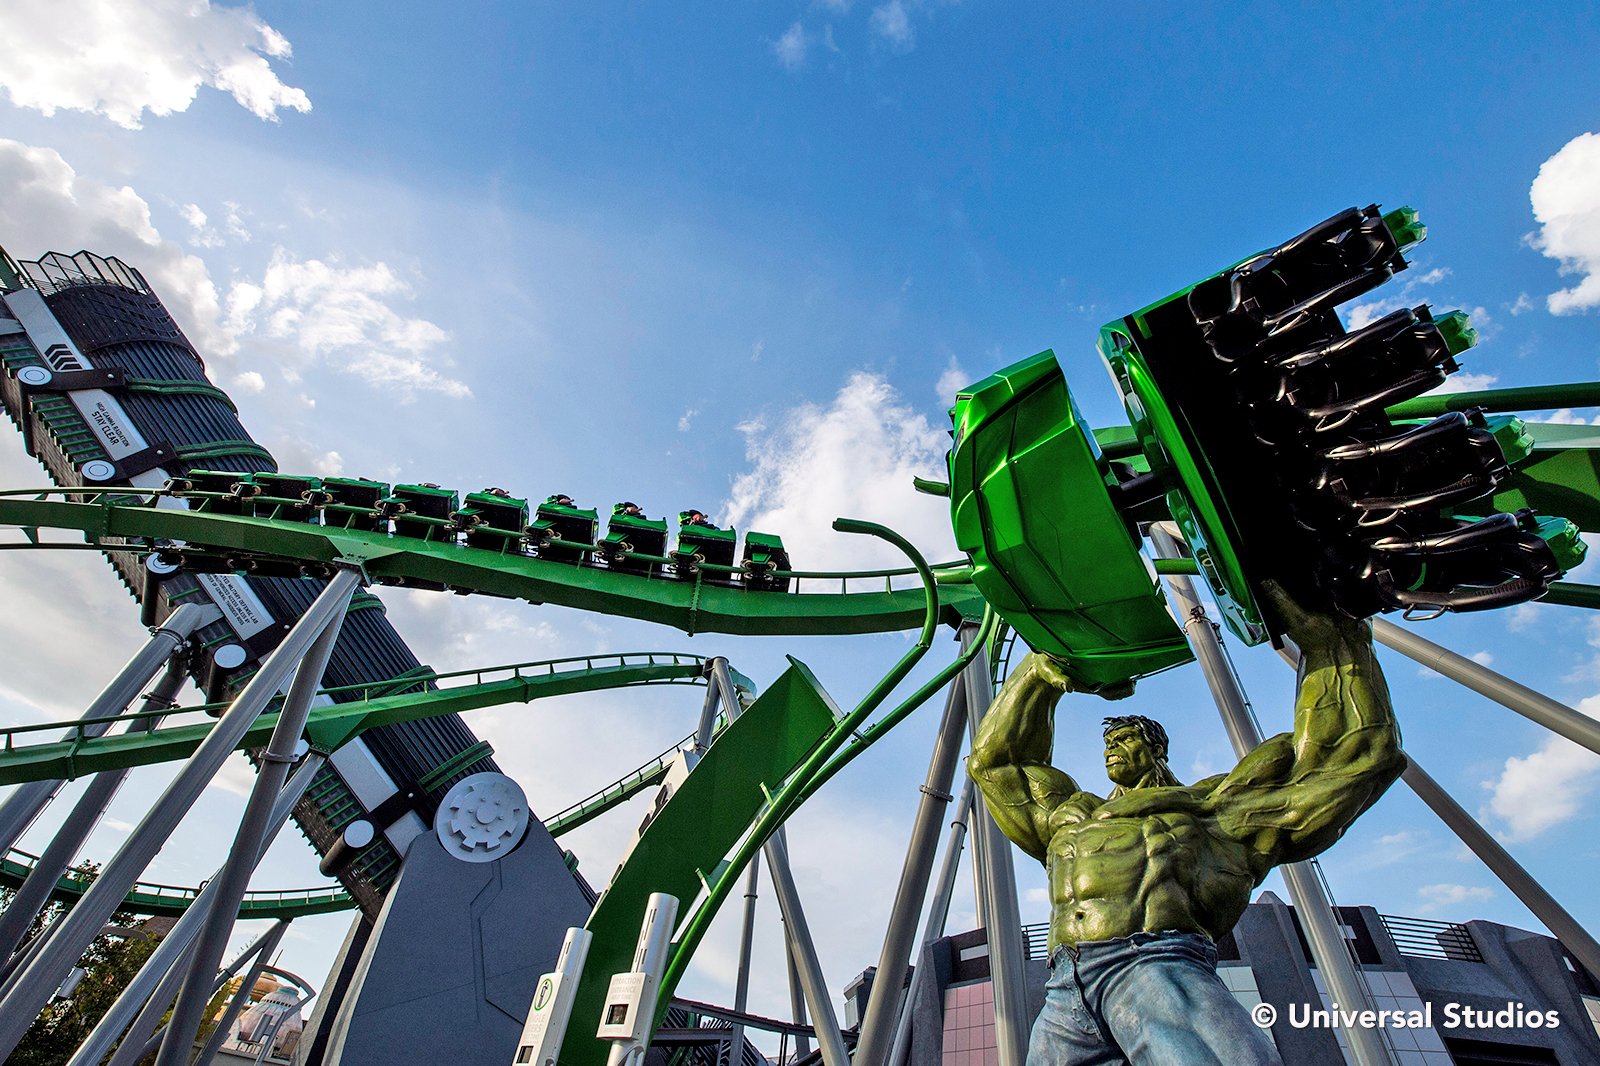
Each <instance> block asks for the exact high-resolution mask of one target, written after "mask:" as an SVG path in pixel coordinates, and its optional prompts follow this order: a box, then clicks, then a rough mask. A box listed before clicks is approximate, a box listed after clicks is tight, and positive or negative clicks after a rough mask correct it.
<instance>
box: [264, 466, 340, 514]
mask: <svg viewBox="0 0 1600 1066" xmlns="http://www.w3.org/2000/svg"><path fill="white" fill-rule="evenodd" d="M250 482H251V484H253V485H255V487H256V488H257V490H258V494H257V496H256V498H255V509H256V515H257V517H260V518H277V519H281V520H283V521H285V522H315V521H316V519H317V513H318V511H320V510H321V509H322V506H323V505H324V504H325V503H327V502H328V500H329V499H331V497H330V496H329V495H328V494H327V493H326V492H324V491H323V489H322V479H321V478H319V477H307V476H304V475H299V474H268V473H256V474H251V475H250Z"/></svg>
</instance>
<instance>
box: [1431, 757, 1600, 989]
mask: <svg viewBox="0 0 1600 1066" xmlns="http://www.w3.org/2000/svg"><path fill="white" fill-rule="evenodd" d="M1407 760H1408V761H1407V763H1406V769H1405V773H1404V774H1402V775H1401V776H1402V778H1403V779H1404V780H1405V783H1406V784H1408V785H1410V786H1411V791H1413V792H1415V793H1416V794H1417V795H1418V796H1420V797H1422V802H1424V803H1426V804H1427V805H1428V806H1429V807H1432V808H1433V813H1434V814H1437V815H1438V816H1439V817H1440V819H1442V820H1443V821H1444V824H1445V825H1448V826H1449V827H1450V828H1451V829H1452V830H1454V831H1455V834H1456V836H1458V837H1460V838H1461V840H1462V842H1463V843H1464V844H1466V845H1467V847H1469V848H1471V849H1472V851H1473V853H1474V854H1475V855H1477V856H1478V858H1480V859H1482V860H1483V861H1484V864H1485V865H1486V866H1488V867H1489V869H1491V870H1493V871H1494V874H1495V876H1496V877H1498V878H1500V880H1501V881H1502V882H1503V883H1504V884H1505V886H1506V887H1507V888H1509V889H1510V890H1511V891H1512V893H1513V894H1514V895H1515V896H1516V897H1517V898H1518V899H1520V900H1521V901H1522V902H1523V904H1524V905H1526V906H1527V908H1528V909H1529V910H1530V911H1532V912H1533V914H1534V917H1536V918H1538V919H1539V920H1540V921H1541V922H1543V923H1544V927H1545V928H1546V929H1548V930H1550V931H1551V932H1552V933H1554V934H1555V936H1556V939H1557V940H1559V941H1561V943H1563V944H1565V945H1566V947H1567V950H1568V951H1570V952H1572V954H1573V955H1574V956H1576V957H1577V959H1578V961H1579V962H1581V963H1583V965H1584V968H1585V969H1587V970H1588V971H1589V972H1590V973H1597V974H1600V943H1596V942H1595V939H1594V937H1592V936H1590V935H1589V931H1588V930H1586V929H1585V928H1584V927H1583V926H1581V925H1579V924H1578V922H1577V920H1576V919H1575V918H1573V917H1572V915H1570V914H1568V913H1567V912H1566V909H1565V908H1563V907H1562V906H1561V904H1559V903H1557V902H1556V901H1555V899H1554V897H1552V896H1551V895H1550V893H1548V892H1546V891H1545V890H1544V886H1542V885H1540V884H1539V882H1538V881H1535V880H1534V879H1533V876H1532V875H1531V874H1529V873H1528V871H1526V870H1524V869H1523V868H1522V866H1521V865H1520V864H1519V863H1518V862H1517V860H1516V859H1513V858H1512V857H1511V854H1510V852H1508V851H1506V849H1505V848H1503V847H1501V846H1500V843H1499V842H1498V841H1497V840H1495V838H1494V837H1493V836H1491V835H1490V834H1489V833H1488V832H1487V831H1486V830H1485V829H1484V828H1483V826H1481V825H1479V824H1478V823H1477V822H1476V821H1475V820H1474V819H1473V817H1472V815H1470V814H1468V813H1467V812H1466V810H1465V809H1464V808H1463V807H1462V806H1461V804H1459V803H1457V802H1456V801H1455V799H1454V798H1452V797H1451V795H1450V793H1448V792H1446V791H1445V790H1444V789H1443V788H1442V787H1440V785H1439V783H1438V782H1437V781H1435V780H1434V779H1433V778H1431V777H1429V776H1428V774H1427V772H1426V771H1425V770H1423V769H1422V767H1420V766H1418V765H1417V762H1416V760H1415V759H1412V758H1410V756H1407Z"/></svg>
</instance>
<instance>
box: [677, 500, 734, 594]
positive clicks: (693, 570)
mask: <svg viewBox="0 0 1600 1066" xmlns="http://www.w3.org/2000/svg"><path fill="white" fill-rule="evenodd" d="M686 513H687V512H686ZM738 540H739V533H738V531H737V530H734V529H718V528H717V527H716V526H710V525H701V524H698V523H691V522H688V521H685V522H683V523H682V524H681V525H679V526H678V546H677V547H676V548H674V549H673V551H672V556H671V558H672V569H673V573H675V574H676V575H677V576H678V577H680V578H682V579H684V580H686V581H689V580H694V579H695V578H696V577H697V576H698V577H699V579H700V580H701V581H703V582H704V583H705V584H707V585H737V584H738V575H737V574H735V573H733V572H732V567H733V555H734V550H735V549H736V548H737V547H738ZM702 563H710V564H711V565H712V566H723V567H728V569H727V570H705V569H704V568H703V567H702V566H701V564H702Z"/></svg>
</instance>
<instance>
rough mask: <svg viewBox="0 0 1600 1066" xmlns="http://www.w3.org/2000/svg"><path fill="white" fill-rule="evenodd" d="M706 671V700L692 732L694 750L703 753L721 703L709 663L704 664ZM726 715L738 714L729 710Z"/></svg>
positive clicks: (715, 722) (711, 733) (707, 744)
mask: <svg viewBox="0 0 1600 1066" xmlns="http://www.w3.org/2000/svg"><path fill="white" fill-rule="evenodd" d="M715 661H716V660H712V662H715ZM706 670H707V676H706V699H705V702H704V703H702V704H701V705H700V724H699V725H698V726H696V727H695V731H694V750H695V751H698V752H704V751H705V750H706V749H707V748H709V747H710V746H711V738H712V736H713V735H714V734H715V732H716V727H717V705H718V704H719V703H720V702H721V696H722V686H721V685H720V684H718V681H717V676H716V674H715V672H713V671H712V670H711V663H709V662H708V663H707V664H706ZM728 713H729V714H730V715H733V714H737V713H738V712H737V710H736V709H730V710H729V712H728Z"/></svg>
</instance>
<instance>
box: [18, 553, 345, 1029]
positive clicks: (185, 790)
mask: <svg viewBox="0 0 1600 1066" xmlns="http://www.w3.org/2000/svg"><path fill="white" fill-rule="evenodd" d="M358 583H359V577H358V575H357V574H356V572H355V571H353V570H341V571H340V572H339V573H338V574H336V575H335V576H334V578H333V580H332V581H330V582H328V585H327V587H326V588H325V589H323V591H322V593H321V595H319V596H318V597H317V599H316V601H315V602H314V603H312V605H311V607H310V609H308V610H307V611H306V613H305V614H304V615H303V616H301V618H300V620H299V621H298V622H296V623H295V626H294V628H293V629H291V630H290V631H289V632H288V634H287V635H285V636H284V638H283V642H282V643H281V644H279V645H278V647H277V649H276V650H274V651H273V653H272V654H271V655H269V656H268V657H267V659H266V661H265V662H263V663H262V664H261V668H260V670H259V671H257V673H256V675H255V677H253V678H251V679H250V681H249V683H248V684H246V685H245V688H244V691H242V692H240V693H239V695H238V696H237V697H236V698H235V699H234V701H233V702H232V703H231V704H230V705H229V707H228V709H227V711H226V712H224V713H223V715H222V717H221V718H220V719H218V720H217V722H216V724H215V725H213V726H212V728H211V731H210V732H209V733H207V734H206V739H205V740H204V741H202V742H201V743H200V746H199V747H198V748H196V749H195V752H194V754H193V755H191V756H190V757H189V760H188V762H186V763H185V764H184V767H183V769H182V770H181V771H179V773H178V776H177V777H176V778H174V779H173V781H172V783H171V784H169V785H168V786H167V788H166V790H165V791H164V792H163V793H162V794H161V798H160V799H158V800H157V801H156V802H155V805H154V806H152V807H151V809H150V811H149V812H148V813H147V814H146V815H145V817H144V818H143V820H141V821H140V822H139V824H138V825H137V826H136V827H135V828H134V829H133V831H132V832H131V833H130V834H129V835H128V839H127V841H126V842H125V843H124V844H123V846H122V848H121V849H120V850H119V851H118V852H117V853H116V854H115V855H114V856H112V858H111V860H110V861H109V862H107V863H106V865H105V867H104V869H102V870H101V871H100V876H99V877H97V878H96V879H95V882H94V884H93V885H91V886H90V887H89V890H88V891H87V892H85V893H84V894H83V898H82V899H80V900H79V901H78V904H77V906H75V907H73V908H72V910H70V911H68V912H67V913H66V914H65V915H63V916H62V918H61V920H60V921H59V922H58V923H57V925H58V927H59V928H58V930H57V932H55V933H54V934H52V935H51V937H50V939H49V941H48V942H47V943H46V944H45V945H44V946H43V947H42V948H41V949H40V950H39V953H38V954H37V955H36V956H35V957H34V959H33V961H32V962H31V963H29V964H28V966H27V968H26V969H24V970H23V971H22V972H21V973H19V974H18V975H17V978H16V983H15V984H14V985H13V986H12V987H11V989H10V990H9V991H8V992H7V993H6V995H5V996H4V998H3V999H0V1055H3V1056H9V1055H10V1054H11V1053H12V1052H13V1051H14V1050H16V1046H17V1044H18V1042H19V1041H21V1039H22V1036H23V1034H24V1033H26V1032H27V1031H28V1027H29V1026H30V1025H32V1024H33V1019H34V1018H35V1017H37V1016H38V1014H39V1011H40V1010H41V1009H42V1008H43V1007H44V1005H45V1004H46V1003H48V1002H49V1000H50V994H51V993H52V992H53V991H55V989H56V987H57V986H58V985H60V983H61V980H62V978H64V977H65V976H66V975H67V972H68V971H69V970H71V969H72V967H73V965H74V964H76V963H77V961H78V959H79V957H80V956H82V954H83V951H84V949H85V948H86V947H88V945H89V942H90V941H92V940H93V939H94V938H95V937H96V936H98V935H99V933H100V930H101V928H102V927H103V926H104V925H105V923H106V919H107V918H109V917H111V914H112V912H113V911H115V910H116V909H117V907H118V906H119V905H120V904H121V903H122V899H123V897H124V896H126V895H127V894H128V890H129V889H130V888H132V887H133V883H134V881H136V880H137V879H138V877H139V875H140V874H141V873H143V872H144V869H145V867H146V866H148V865H150V860H151V859H152V858H154V857H155V854H156V852H158V851H160V850H161V846H162V844H164V843H165V842H166V840H167V837H169V836H170V835H171V834H172V831H173V829H175V828H176V827H177V825H178V823H179V822H180V821H182V820H183V817H184V815H185V814H187V813H188V811H189V808H191V807H192V806H194V803H195V801H196V800H197V799H199V798H200V794H201V793H202V792H204V791H205V789H206V786H207V785H208V784H210V782H211V779H212V778H213V777H215V776H216V774H217V771H218V770H220V769H221V768H222V764H223V763H224V762H225V761H226V760H227V758H228V756H229V755H230V754H232V752H233V750H234V748H236V747H237V746H238V744H239V741H240V740H242V739H243V738H244V735H245V733H246V732H248V731H249V729H250V726H251V725H252V724H254V722H255V720H256V718H258V717H259V716H260V714H261V711H262V710H263V708H265V707H266V705H267V702H268V701H269V700H270V699H271V698H272V697H273V696H274V695H275V694H276V693H277V692H278V689H279V687H280V686H281V685H282V684H283V682H284V680H285V679H286V678H287V677H288V675H289V672H290V671H291V670H292V669H293V668H294V667H295V666H296V665H297V664H298V663H299V662H300V660H301V659H302V658H304V657H305V653H306V651H307V649H308V648H310V646H311V644H312V642H313V641H315V640H316V638H317V637H318V636H319V635H320V634H321V633H322V631H323V630H324V629H325V628H327V626H328V624H329V623H330V622H331V621H332V620H333V619H335V618H340V617H342V616H343V614H344V610H345V605H346V603H347V602H348V601H349V598H350V593H351V592H352V591H353V590H354V589H355V587H356V585H357V584H358Z"/></svg>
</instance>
